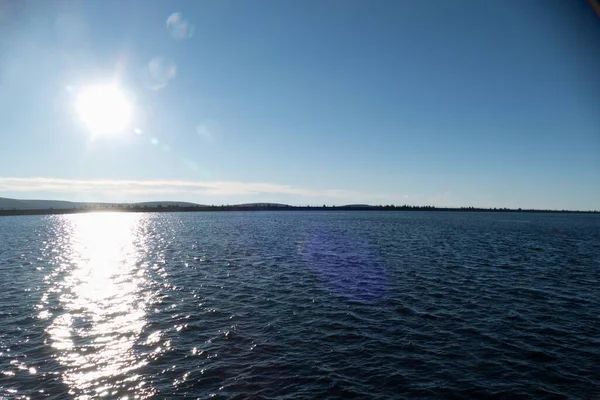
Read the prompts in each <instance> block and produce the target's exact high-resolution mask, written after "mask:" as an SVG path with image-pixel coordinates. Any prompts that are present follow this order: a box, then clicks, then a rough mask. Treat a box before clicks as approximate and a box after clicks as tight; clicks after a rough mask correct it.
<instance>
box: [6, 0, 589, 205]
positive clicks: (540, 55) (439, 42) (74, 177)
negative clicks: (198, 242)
mask: <svg viewBox="0 0 600 400" xmlns="http://www.w3.org/2000/svg"><path fill="white" fill-rule="evenodd" d="M0 4H2V5H1V6H0V24H1V25H0V196H2V197H16V198H28V199H32V198H44V199H62V200H75V201H145V200H182V201H193V202H197V203H202V204H227V203H229V204H233V203H240V202H263V201H273V202H285V203H290V204H323V203H327V204H347V203H375V204H380V203H384V204H389V203H394V204H432V205H438V206H483V207H487V206H491V207H505V206H506V207H528V208H529V207H535V208H559V209H562V208H567V209H600V74H599V73H598V71H600V17H598V16H597V15H595V14H594V12H593V11H592V8H591V7H590V5H589V4H588V3H587V2H585V1H561V0H538V1H535V0H531V1H523V0H513V1H482V0H462V1H442V0H432V1H416V0H390V1H382V0H364V1H355V0H303V1H292V0H289V1H288V0H273V1H266V0H256V1H241V0H206V1H203V0H191V1H153V0H132V1H126V0H114V1H111V0H103V1H100V0H95V1H94V0H90V1H86V2H80V1H51V0H44V1H37V2H34V1H29V2H24V1H21V0H13V1H10V0H9V1H7V2H2V3H0ZM174 13H179V14H176V15H173V14H174ZM170 16H172V17H171V19H170V20H168V19H169V17H170ZM99 85H100V86H99ZM102 85H104V86H102ZM111 85H112V86H111ZM108 86H110V87H117V88H118V89H119V91H120V93H122V94H123V96H126V99H127V102H128V103H127V104H128V107H129V106H130V107H131V116H130V118H128V120H127V124H126V128H123V129H122V130H121V131H119V132H116V133H115V132H112V133H110V134H102V133H98V132H96V131H95V130H94V128H95V127H94V126H90V123H89V121H87V122H86V121H85V120H84V119H85V118H83V117H82V113H81V110H80V108H78V107H79V106H80V103H81V101H82V100H81V98H82V96H84V95H85V94H86V93H87V95H88V97H89V96H90V93H95V92H90V91H89V88H90V87H108ZM93 97H94V96H92V98H93ZM109 103H111V104H112V106H110V107H109V106H107V104H106V103H102V104H101V107H104V108H107V107H108V108H112V109H116V111H114V112H116V113H117V114H119V112H120V111H119V110H121V109H122V108H123V107H121V105H120V103H118V102H117V101H111V102H109ZM94 104H95V103H93V101H92V108H91V109H90V105H89V104H88V105H87V106H86V107H87V108H86V109H85V111H87V112H88V114H89V113H92V116H93V117H96V122H95V124H96V125H98V124H102V123H109V124H110V123H111V121H112V118H116V117H115V116H114V115H112V114H110V112H109V113H108V114H102V112H104V111H103V110H100V112H101V113H100V114H98V110H95V109H94V108H93V105H94ZM82 107H83V106H82ZM99 107H100V106H99ZM84 108H85V107H84ZM84 115H85V114H84ZM98 115H100V117H98ZM98 118H100V121H98ZM88 119H89V118H88ZM92 119H93V118H92ZM96 128H97V126H96Z"/></svg>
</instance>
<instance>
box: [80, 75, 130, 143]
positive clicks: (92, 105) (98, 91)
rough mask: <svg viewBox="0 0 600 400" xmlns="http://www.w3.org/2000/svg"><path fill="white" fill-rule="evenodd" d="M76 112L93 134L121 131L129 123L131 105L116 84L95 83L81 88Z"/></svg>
mask: <svg viewBox="0 0 600 400" xmlns="http://www.w3.org/2000/svg"><path fill="white" fill-rule="evenodd" d="M75 107H76V109H77V113H78V114H79V118H81V121H82V122H83V123H84V124H85V125H86V126H87V128H88V129H89V130H90V131H92V133H95V134H113V133H119V132H123V131H124V130H125V129H126V128H127V127H128V125H129V124H130V123H131V119H132V116H133V105H132V103H131V101H129V99H128V98H127V96H126V94H125V92H124V91H123V90H122V89H120V88H119V87H118V86H116V85H96V86H90V87H87V88H85V89H83V90H82V91H81V92H80V93H79V95H78V96H77V102H76V103H75Z"/></svg>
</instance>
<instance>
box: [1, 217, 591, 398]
mask: <svg viewBox="0 0 600 400" xmlns="http://www.w3.org/2000/svg"><path fill="white" fill-rule="evenodd" d="M599 277H600V216H598V215H566V214H516V213H510V214H509V213H499V214H488V213H443V212H433V213H427V212H407V213H403V212H314V213H312V212H279V213H277V212H275V213H267V212H253V213H233V212H232V213H181V214H175V213H169V214H126V213H123V214H108V213H100V214H85V215H61V216H41V217H38V216H26V217H3V218H0V399H25V398H31V399H69V398H72V399H92V398H97V397H101V396H102V397H103V398H106V399H149V398H157V399H162V398H169V399H173V398H210V397H214V398H240V399H241V398H342V397H343V398H381V399H387V398H489V397H498V398H523V397H530V398H563V397H569V398H582V399H588V398H589V399H592V398H599V396H600V280H599Z"/></svg>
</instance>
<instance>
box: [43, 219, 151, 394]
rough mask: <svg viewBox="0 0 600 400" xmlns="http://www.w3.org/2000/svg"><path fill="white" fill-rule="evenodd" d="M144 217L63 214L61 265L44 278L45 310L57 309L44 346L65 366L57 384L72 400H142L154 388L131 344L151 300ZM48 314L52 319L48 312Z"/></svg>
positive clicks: (143, 321)
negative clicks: (140, 371)
mask: <svg viewBox="0 0 600 400" xmlns="http://www.w3.org/2000/svg"><path fill="white" fill-rule="evenodd" d="M144 223H145V220H144V217H143V216H140V215H139V214H138V215H133V214H130V215H123V214H87V215H75V216H65V217H64V218H63V220H62V224H61V225H62V226H61V229H62V230H63V234H64V235H66V236H68V239H67V242H68V245H67V248H68V250H67V252H68V254H66V255H63V258H66V260H65V261H66V262H64V263H61V266H60V268H58V269H56V270H54V271H53V272H52V273H51V274H50V275H49V276H48V277H47V280H48V281H49V282H48V283H50V284H51V285H50V288H49V290H48V292H47V293H45V294H44V296H43V297H42V301H41V304H40V306H39V308H40V309H42V311H41V313H40V316H42V317H43V316H44V311H43V309H44V305H45V304H48V303H49V302H50V301H51V302H52V303H54V302H58V304H59V310H61V311H62V312H59V313H55V314H54V316H53V320H52V322H51V324H50V326H49V328H48V330H47V332H48V334H49V336H50V340H49V343H48V344H49V345H50V346H51V347H52V348H53V352H55V354H56V359H57V361H58V362H59V363H60V364H61V365H62V366H63V367H64V372H63V374H62V375H63V376H62V379H63V381H64V383H65V384H67V385H68V387H69V393H70V394H71V395H73V396H74V397H75V398H76V399H88V398H96V397H98V396H107V397H109V398H123V399H125V398H127V399H143V398H147V397H149V396H151V395H152V393H153V390H152V389H151V388H150V387H148V385H147V383H146V382H144V381H143V380H142V379H141V376H140V375H139V374H136V373H135V371H136V370H137V369H139V368H140V367H142V366H143V365H145V363H146V361H145V360H144V359H143V358H142V357H140V356H139V355H136V353H135V352H134V349H133V348H134V344H135V343H136V341H137V340H138V338H139V336H140V334H141V332H142V329H143V328H144V326H145V324H146V309H147V307H148V305H149V303H150V300H151V299H150V295H147V294H146V295H145V294H144V293H145V292H144V290H143V289H144V287H145V286H146V285H147V277H146V271H145V270H144V269H143V268H142V267H141V265H143V264H141V263H140V262H138V261H139V260H140V247H143V245H144V243H143V240H142V236H141V234H140V228H141V227H142V226H143V225H144ZM47 317H50V315H47Z"/></svg>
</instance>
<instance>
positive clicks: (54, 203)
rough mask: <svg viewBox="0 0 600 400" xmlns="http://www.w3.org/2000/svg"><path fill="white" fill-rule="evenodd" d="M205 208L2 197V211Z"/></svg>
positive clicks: (186, 204) (175, 203)
mask: <svg viewBox="0 0 600 400" xmlns="http://www.w3.org/2000/svg"><path fill="white" fill-rule="evenodd" d="M98 206H100V207H126V206H139V207H144V206H146V207H160V206H162V207H197V206H200V207H203V205H201V204H196V203H189V202H185V201H148V202H142V203H96V202H74V201H60V200H19V199H9V198H6V197H0V210H50V209H54V210H71V209H74V208H75V209H78V208H86V207H98Z"/></svg>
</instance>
